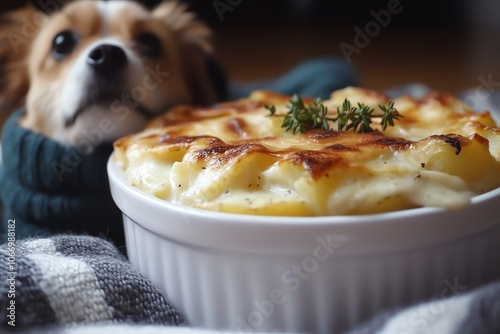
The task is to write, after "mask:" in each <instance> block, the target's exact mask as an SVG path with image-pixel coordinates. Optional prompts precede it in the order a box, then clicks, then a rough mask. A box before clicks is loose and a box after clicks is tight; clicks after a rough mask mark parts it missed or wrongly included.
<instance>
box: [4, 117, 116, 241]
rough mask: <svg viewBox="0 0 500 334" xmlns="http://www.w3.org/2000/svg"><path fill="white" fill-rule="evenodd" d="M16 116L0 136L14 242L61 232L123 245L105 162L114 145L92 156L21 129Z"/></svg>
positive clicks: (7, 212)
mask: <svg viewBox="0 0 500 334" xmlns="http://www.w3.org/2000/svg"><path fill="white" fill-rule="evenodd" d="M22 114H23V112H22V111H18V112H16V113H14V114H13V115H12V116H11V117H10V118H9V120H8V121H7V123H6V124H5V126H4V130H3V133H2V156H3V164H4V166H3V169H2V171H1V172H0V197H1V201H2V203H3V210H4V217H3V225H4V226H3V229H2V239H3V240H5V232H6V228H5V225H6V223H7V222H8V220H12V219H15V221H16V238H17V239H21V238H24V237H28V236H40V235H51V234H55V233H61V232H74V233H86V234H90V235H96V236H105V237H107V238H109V239H112V240H113V241H114V242H115V243H116V244H117V246H123V245H124V235H123V227H122V220H121V214H120V211H119V210H118V208H117V207H116V205H115V204H114V202H113V200H112V198H111V194H110V191H109V184H108V177H107V173H106V162H107V159H108V157H109V155H110V154H111V152H112V146H111V144H108V145H103V146H100V147H98V148H97V149H96V150H95V151H94V152H93V153H92V154H87V153H86V152H82V151H78V150H77V149H76V148H73V147H67V146H64V145H61V144H60V143H58V142H55V141H53V140H51V139H49V138H47V137H45V136H43V135H41V134H37V133H34V132H32V131H29V130H27V129H24V128H22V127H21V126H19V124H18V121H19V119H20V118H21V116H22Z"/></svg>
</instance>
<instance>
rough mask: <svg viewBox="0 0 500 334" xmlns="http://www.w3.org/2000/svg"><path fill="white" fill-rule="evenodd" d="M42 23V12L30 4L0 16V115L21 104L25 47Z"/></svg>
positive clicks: (26, 76)
mask: <svg viewBox="0 0 500 334" xmlns="http://www.w3.org/2000/svg"><path fill="white" fill-rule="evenodd" d="M46 22H47V17H46V15H45V14H43V13H42V12H40V11H38V10H37V9H36V8H35V7H33V6H26V7H24V8H21V9H17V10H15V11H11V12H8V13H6V14H4V15H2V16H1V17H0V112H1V113H2V115H1V116H3V117H6V114H8V113H10V112H12V111H13V110H15V109H16V108H18V107H19V106H21V105H22V104H23V103H24V99H25V97H26V94H27V92H28V89H29V84H30V82H29V74H28V55H29V50H30V47H31V43H32V41H33V40H34V39H35V37H36V36H37V34H38V31H39V30H40V28H41V27H42V26H43V25H44V24H46ZM1 116H0V117H1Z"/></svg>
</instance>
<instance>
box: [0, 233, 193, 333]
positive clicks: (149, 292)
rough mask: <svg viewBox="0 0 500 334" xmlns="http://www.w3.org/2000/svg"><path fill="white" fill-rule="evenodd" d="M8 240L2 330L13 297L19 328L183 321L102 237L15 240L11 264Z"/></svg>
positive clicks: (3, 252)
mask: <svg viewBox="0 0 500 334" xmlns="http://www.w3.org/2000/svg"><path fill="white" fill-rule="evenodd" d="M7 245H8V244H4V245H2V246H1V247H0V256H1V259H2V260H1V261H0V309H1V310H3V311H2V312H0V313H1V314H2V317H1V318H0V321H1V323H0V332H2V329H5V330H8V329H13V328H14V326H12V323H11V324H9V321H12V319H11V318H9V317H6V316H5V310H6V309H7V308H8V307H9V305H10V303H11V301H14V302H15V308H16V310H17V311H16V312H15V313H16V314H15V322H14V323H13V324H15V329H17V330H20V329H32V328H42V327H44V326H54V325H56V326H59V325H71V324H105V323H111V322H113V323H115V322H129V323H136V324H156V325H169V326H181V325H185V322H184V320H183V318H182V316H181V315H180V314H179V313H178V312H177V311H176V310H175V309H174V307H172V306H171V305H170V304H169V302H168V301H167V299H166V298H165V297H164V296H163V295H162V294H161V293H160V291H159V290H158V289H157V288H155V287H154V286H153V284H152V283H151V282H150V281H149V280H147V279H146V278H144V277H143V276H142V275H141V274H140V273H139V272H138V271H137V270H136V269H134V268H133V267H132V265H131V264H130V263H129V262H128V261H127V259H126V258H125V257H124V256H123V255H122V254H121V253H120V252H119V251H118V250H117V249H116V248H115V247H114V246H113V245H112V244H111V243H109V242H107V241H106V240H104V239H100V238H95V237H88V236H66V235H65V236H54V237H51V238H47V239H27V240H22V241H17V242H16V248H15V262H14V268H12V267H10V265H12V263H13V261H9V260H8V259H9V257H10V256H11V255H12V254H9V251H8V248H7ZM12 269H14V270H12ZM12 276H15V286H14V287H12V285H11V283H12V282H13V281H9V277H12ZM9 291H13V292H14V294H15V295H14V296H12V295H11V296H9Z"/></svg>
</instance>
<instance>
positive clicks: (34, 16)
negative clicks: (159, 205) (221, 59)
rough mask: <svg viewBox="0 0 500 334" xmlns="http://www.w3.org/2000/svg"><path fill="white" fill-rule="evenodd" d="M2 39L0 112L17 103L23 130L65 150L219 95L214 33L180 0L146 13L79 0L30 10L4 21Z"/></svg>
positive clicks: (123, 4) (126, 4) (122, 4)
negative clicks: (55, 9)
mask: <svg viewBox="0 0 500 334" xmlns="http://www.w3.org/2000/svg"><path fill="white" fill-rule="evenodd" d="M34 27H36V30H35V31H33V30H34ZM0 34H1V35H3V39H1V40H0V108H3V109H5V107H6V106H9V107H10V108H12V107H13V106H16V105H20V104H24V105H25V106H26V116H25V117H24V118H23V119H22V121H21V124H22V126H24V127H25V128H28V129H30V130H32V131H34V132H37V133H42V134H44V135H46V136H47V137H49V138H52V139H54V140H56V141H58V142H60V143H63V144H66V145H71V146H77V145H78V144H79V142H80V141H82V140H85V141H87V138H88V137H89V133H93V132H95V131H96V129H100V130H99V131H100V135H99V136H98V137H99V138H98V139H99V141H102V142H108V143H109V142H112V141H113V140H115V139H117V138H119V137H122V136H124V135H126V134H130V133H132V132H135V131H138V130H140V129H142V128H143V127H144V126H145V124H146V122H147V121H148V120H149V119H150V118H152V117H154V116H156V115H158V114H160V113H162V112H164V111H166V110H167V109H168V108H169V107H171V106H173V105H175V104H181V103H182V104H183V103H189V104H201V105H207V104H211V103H214V102H216V101H217V100H218V99H220V98H221V94H223V93H221V90H220V89H218V88H217V87H215V86H214V84H213V78H212V77H211V75H212V74H213V70H211V69H210V68H209V67H210V66H209V62H208V60H210V59H212V57H211V54H212V52H213V47H212V43H211V37H212V36H211V31H210V29H209V28H208V27H207V26H205V25H204V24H203V23H202V22H200V21H198V20H197V19H196V18H195V16H194V14H193V13H191V12H188V11H187V10H186V6H185V5H184V4H180V3H179V2H177V1H164V2H162V3H161V4H160V5H159V6H158V7H157V8H155V9H153V10H148V9H146V8H144V7H142V6H141V5H139V4H138V3H135V2H132V1H87V0H82V1H74V2H71V3H69V4H68V5H66V6H64V7H63V8H62V9H61V10H60V11H58V12H56V13H53V14H52V15H50V16H48V15H45V14H42V13H41V12H39V11H37V10H36V9H35V8H33V7H27V8H24V9H21V10H18V11H15V12H12V13H9V14H7V15H6V16H5V17H4V18H3V19H2V20H1V22H0ZM1 35H0V36H1ZM211 73H212V74H211ZM93 144H94V145H96V144H99V143H97V142H94V143H93Z"/></svg>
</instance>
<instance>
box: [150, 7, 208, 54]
mask: <svg viewBox="0 0 500 334" xmlns="http://www.w3.org/2000/svg"><path fill="white" fill-rule="evenodd" d="M153 17H155V18H158V19H160V20H162V21H163V22H164V23H166V24H167V25H168V26H170V27H171V28H172V29H173V30H174V31H175V32H176V33H178V34H179V36H180V37H181V40H182V42H183V43H184V44H188V45H193V46H197V47H199V48H200V49H201V50H202V51H204V52H206V53H212V52H213V45H212V31H211V30H210V28H208V26H206V25H205V24H204V23H203V22H201V21H199V20H198V19H197V18H196V15H195V14H194V13H192V12H190V11H188V8H187V5H186V4H183V3H180V2H178V1H176V0H164V1H163V2H162V3H160V5H159V6H158V7H156V9H154V10H153Z"/></svg>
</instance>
